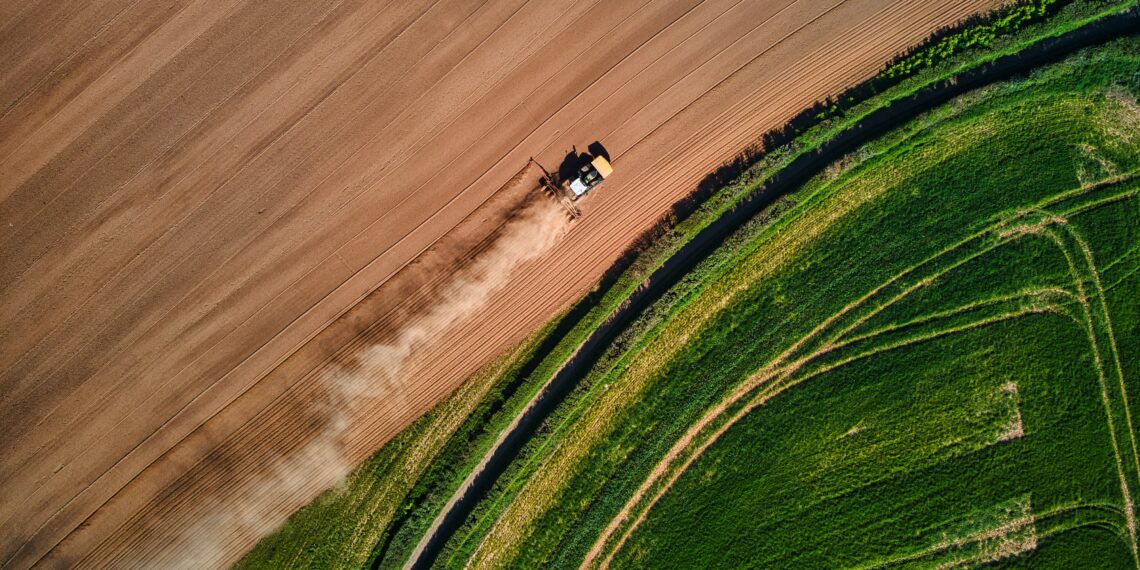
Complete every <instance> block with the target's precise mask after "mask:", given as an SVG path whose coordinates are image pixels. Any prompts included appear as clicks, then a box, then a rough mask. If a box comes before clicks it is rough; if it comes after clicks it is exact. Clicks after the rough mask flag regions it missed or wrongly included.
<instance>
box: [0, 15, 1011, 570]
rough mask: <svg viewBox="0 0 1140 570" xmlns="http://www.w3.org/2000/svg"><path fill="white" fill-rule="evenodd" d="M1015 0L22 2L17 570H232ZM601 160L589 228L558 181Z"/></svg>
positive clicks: (15, 291) (17, 51) (3, 428)
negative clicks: (547, 330) (697, 205)
mask: <svg viewBox="0 0 1140 570" xmlns="http://www.w3.org/2000/svg"><path fill="white" fill-rule="evenodd" d="M997 3H998V0H750V1H742V0H705V1H700V0H670V1H667V2H664V1H651V0H613V1H608V0H607V1H601V0H585V1H578V2H570V1H564V0H549V1H541V2H539V1H530V0H404V1H399V2H381V1H378V0H271V1H258V0H145V1H144V0H89V1H86V2H68V1H63V0H28V1H24V2H17V1H10V2H3V3H0V450H2V453H0V565H2V566H3V567H4V568H27V567H32V566H43V567H75V566H83V567H135V566H141V567H163V568H168V567H175V566H186V567H195V568H200V567H219V566H225V565H228V564H231V563H232V562H234V561H235V560H236V559H237V558H238V557H240V556H241V554H242V553H243V552H245V551H246V550H248V549H249V548H250V547H251V546H252V545H253V544H254V543H255V542H256V541H257V539H258V538H259V537H261V536H262V535H264V534H265V533H267V532H269V531H271V530H272V529H273V528H274V527H275V526H276V525H278V524H280V523H281V522H283V521H284V519H285V517H287V516H288V515H289V514H290V513H291V512H293V511H294V510H296V509H297V508H299V507H300V506H301V505H303V504H304V503H306V502H307V501H308V500H310V499H312V498H313V497H314V496H315V495H316V494H317V493H319V492H320V491H321V490H322V489H324V488H327V487H329V486H330V485H333V484H335V483H336V481H337V480H338V479H339V478H340V477H342V476H343V475H344V474H345V473H346V472H347V471H348V470H349V469H351V468H352V466H353V465H355V464H357V463H359V462H360V461H362V460H363V459H364V458H366V457H367V456H368V455H369V454H371V453H372V452H374V451H375V450H376V449H378V448H379V447H380V446H381V445H382V444H383V443H384V442H385V441H387V440H388V439H390V438H391V437H392V436H393V435H394V434H396V433H398V432H399V431H400V430H401V429H402V428H403V427H405V426H407V425H408V424H409V423H410V422H411V421H412V420H414V419H415V418H417V417H419V416H420V415H422V414H423V413H424V412H425V411H426V410H428V409H430V408H431V407H432V405H433V404H434V403H436V402H438V401H439V400H440V398H442V397H443V396H445V395H446V394H448V393H449V392H450V391H452V390H453V389H455V387H456V386H457V385H458V384H459V383H460V382H462V380H463V379H464V378H466V377H467V376H468V375H469V374H470V373H472V372H473V371H474V370H476V369H477V368H479V367H480V366H481V365H483V364H485V363H486V362H488V361H489V360H490V359H491V358H492V357H494V356H495V355H496V354H498V353H500V352H502V351H503V350H504V349H506V348H507V347H509V346H511V345H512V344H514V343H516V342H518V341H519V340H520V339H522V338H523V337H524V336H526V335H527V334H528V333H530V332H532V331H533V330H535V329H536V328H537V327H538V326H540V325H541V324H542V323H543V322H545V321H546V320H548V319H550V318H551V317H552V316H554V315H555V314H556V313H558V312H559V311H561V310H563V309H564V308H566V307H567V306H568V305H569V304H570V303H571V302H572V301H573V300H575V299H576V298H578V297H579V296H581V295H582V294H583V293H585V292H586V291H587V290H588V289H589V288H590V287H591V286H592V285H593V284H594V283H595V282H596V280H597V279H598V278H599V276H600V275H601V274H602V272H603V271H604V270H605V269H606V268H607V266H609V265H610V264H611V263H612V262H613V261H614V260H615V259H616V258H617V257H618V256H619V255H620V254H621V252H622V251H623V249H624V248H625V247H626V246H627V245H628V244H629V243H630V242H631V241H632V240H634V239H635V238H636V237H637V236H638V235H639V234H640V233H641V232H642V231H644V230H645V229H646V228H648V227H649V226H651V225H652V224H653V223H654V221H655V220H657V219H658V218H659V217H660V216H661V215H662V214H663V213H665V212H666V211H667V210H668V208H669V206H670V205H671V204H673V203H674V202H676V201H677V200H679V199H681V198H683V197H684V196H685V195H687V194H688V193H689V192H691V191H692V190H693V189H694V188H695V186H696V184H697V182H698V181H700V180H701V178H703V177H704V175H705V174H707V173H708V172H709V171H711V170H712V169H713V168H715V167H716V166H718V165H719V164H721V163H722V162H724V161H726V160H728V159H730V158H731V157H733V156H734V155H735V154H736V153H737V152H738V151H740V150H741V149H742V148H744V147H745V146H747V145H748V144H749V143H751V142H752V141H754V140H755V139H756V138H757V136H758V135H759V134H761V133H763V132H764V131H767V130H769V129H772V128H775V127H778V126H780V125H781V124H783V123H784V122H785V121H787V120H788V119H789V118H791V117H792V116H794V115H795V114H796V113H797V112H798V111H800V110H801V109H802V108H804V107H807V106H809V105H811V104H812V103H814V102H815V101H817V100H820V99H823V98H824V97H826V96H829V95H834V94H836V93H838V92H840V91H842V90H843V89H844V88H845V87H848V86H851V85H853V84H855V83H857V82H859V81H861V80H863V79H865V78H867V77H869V76H871V75H873V74H874V73H875V72H876V71H877V70H879V69H880V68H881V67H882V66H883V64H884V63H885V62H886V61H888V60H889V59H890V58H891V57H892V56H893V55H895V54H896V53H898V52H900V51H902V50H904V49H906V48H907V47H909V46H912V45H914V44H916V43H918V42H919V41H921V40H922V39H923V38H924V37H926V36H927V35H928V34H930V33H931V32H933V31H934V30H936V29H938V28H940V27H942V26H946V25H949V24H953V23H955V22H957V21H959V20H961V19H962V18H965V17H967V16H969V15H972V14H974V13H977V12H979V11H984V10H987V9H989V8H992V7H994V6H995V5H996V4H997ZM594 141H601V143H602V144H603V145H604V146H605V148H606V150H607V151H608V153H609V155H610V156H611V158H612V161H613V163H614V166H615V172H614V174H613V176H612V177H611V178H610V179H608V180H607V182H606V184H604V185H603V186H601V187H600V188H599V189H598V190H597V191H595V192H593V193H591V195H589V196H587V197H586V198H585V199H584V200H582V201H580V202H579V204H580V206H581V209H582V211H583V216H582V217H581V218H579V219H577V220H573V221H571V220H570V219H569V218H568V217H567V216H566V215H565V213H564V212H563V210H561V209H560V207H559V206H557V204H555V203H554V202H553V201H552V200H549V199H547V198H545V197H544V196H542V194H541V193H540V192H538V191H537V190H536V180H537V175H538V173H537V169H536V168H534V167H528V166H527V164H528V162H527V161H528V158H530V157H532V156H533V157H534V158H536V159H537V160H538V161H539V162H540V163H542V164H543V165H545V166H547V167H548V168H554V167H557V166H558V165H559V163H560V162H561V161H562V158H563V156H564V155H565V154H566V153H567V152H568V151H570V150H571V149H572V148H573V147H574V146H575V145H576V146H577V148H578V150H585V148H586V145H587V144H589V143H592V142H594Z"/></svg>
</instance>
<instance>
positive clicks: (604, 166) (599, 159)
mask: <svg viewBox="0 0 1140 570" xmlns="http://www.w3.org/2000/svg"><path fill="white" fill-rule="evenodd" d="M613 171H614V169H613V167H612V166H610V162H609V161H608V160H606V158H605V157H604V156H595V157H594V158H593V159H592V160H590V162H588V163H586V164H584V165H582V167H581V168H580V169H578V177H577V178H575V179H573V180H571V181H570V191H571V192H573V193H574V197H573V199H574V200H577V199H578V198H581V197H582V195H583V194H585V193H586V192H589V191H590V189H591V188H593V187H595V186H597V185H598V184H601V183H602V182H603V181H605V179H606V178H607V177H608V176H609V175H610V174H612V173H613Z"/></svg>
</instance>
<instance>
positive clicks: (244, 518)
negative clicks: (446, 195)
mask: <svg viewBox="0 0 1140 570" xmlns="http://www.w3.org/2000/svg"><path fill="white" fill-rule="evenodd" d="M569 224H570V222H569V219H568V217H567V215H566V212H565V211H564V210H563V209H562V207H561V206H560V205H558V204H555V203H553V202H552V201H551V200H547V199H541V198H540V199H537V200H530V201H528V202H526V203H524V204H523V205H522V206H520V207H519V209H518V210H517V211H516V212H514V213H513V214H512V215H511V216H510V217H509V218H508V220H507V221H506V222H505V223H504V224H503V225H502V226H501V227H500V229H499V231H498V233H497V237H495V238H494V239H493V241H491V242H490V243H489V244H488V245H487V246H486V247H485V248H483V249H482V250H481V251H480V252H479V253H477V254H475V255H474V256H473V257H469V258H468V259H467V261H466V262H465V263H462V264H461V265H460V266H459V267H458V269H455V268H454V267H453V268H450V269H451V270H453V271H454V275H452V276H451V277H450V278H448V279H446V281H445V282H444V284H443V285H442V286H441V287H440V288H439V289H438V290H437V292H436V294H435V295H433V301H432V303H431V304H430V305H428V306H427V307H426V308H424V310H422V311H420V312H419V313H418V314H416V315H414V316H413V317H412V318H410V319H409V320H408V322H407V324H406V325H404V326H403V327H401V328H399V329H398V330H396V331H395V333H394V334H393V335H389V338H390V340H389V341H387V342H385V343H383V344H373V345H370V346H367V347H366V348H363V349H360V350H358V351H357V354H355V355H354V358H350V359H348V361H349V362H350V364H329V365H327V366H325V367H324V368H322V369H321V370H320V371H319V372H318V373H317V375H318V378H317V385H318V392H319V395H318V397H316V398H307V399H306V400H307V401H306V403H305V404H304V405H305V406H306V409H304V410H303V412H302V413H303V415H304V416H306V417H307V420H306V423H307V425H308V426H310V430H309V433H313V431H311V430H312V429H313V427H316V430H315V431H316V433H317V435H316V436H312V437H311V439H310V440H309V441H308V442H307V443H305V444H304V445H301V446H300V447H299V448H297V449H295V450H294V451H292V452H290V453H286V454H284V455H281V456H279V457H276V458H274V459H272V460H270V461H268V462H266V463H265V464H264V465H263V466H262V467H258V468H257V469H256V470H254V469H250V470H248V474H246V475H242V476H238V477H236V480H235V481H234V482H233V485H235V486H237V487H238V488H240V492H239V493H232V492H231V493H224V495H225V496H226V497H227V498H226V500H225V501H224V502H223V501H220V500H208V501H205V502H203V504H201V505H200V506H198V507H197V508H196V509H195V511H196V512H195V514H193V515H191V518H192V519H193V520H195V521H196V522H195V523H194V524H193V525H191V526H190V527H188V528H187V529H186V530H185V531H182V532H179V531H171V532H176V533H177V536H176V537H171V539H170V540H167V541H163V542H165V544H166V547H164V548H162V552H157V553H153V554H154V557H146V558H149V559H148V560H145V561H142V560H137V561H136V562H137V563H138V565H139V566H144V567H155V566H156V565H157V566H161V567H165V568H210V567H218V566H221V565H226V564H230V563H232V562H234V560H231V559H230V558H231V557H232V556H234V552H233V551H234V548H233V547H232V546H231V545H232V544H233V543H237V544H248V543H250V542H252V541H253V540H256V539H258V538H260V537H263V536H265V535H267V534H269V533H271V532H272V531H273V530H275V529H276V528H277V527H278V526H280V525H281V524H282V523H284V522H285V520H286V518H287V517H288V516H289V514H291V510H289V508H288V506H287V505H286V506H283V505H281V504H280V503H281V502H280V498H281V497H291V498H292V497H314V496H315V495H316V494H317V493H319V492H320V491H321V490H323V489H328V488H330V487H333V486H335V485H337V484H338V483H339V482H341V481H343V479H344V478H345V477H346V476H347V475H348V474H349V472H350V471H351V470H352V468H353V465H352V462H351V460H350V459H349V454H348V453H347V447H346V443H347V442H346V436H347V432H348V430H349V428H350V426H351V424H352V418H356V417H360V416H361V415H362V414H367V413H371V414H375V413H376V410H377V409H378V406H382V407H383V408H384V409H394V410H399V409H403V408H404V407H405V406H407V405H409V402H408V396H409V394H410V393H414V392H415V390H414V389H412V388H411V384H412V382H414V380H413V379H412V376H411V374H410V372H411V369H413V368H414V363H415V360H416V355H417V354H418V352H419V351H420V350H421V349H423V348H424V347H427V346H430V345H431V343H432V342H433V341H434V340H435V339H437V338H439V337H440V336H441V335H442V334H443V333H445V332H446V331H447V330H448V329H449V328H450V327H452V326H453V325H455V324H457V323H459V322H460V321H463V320H464V319H467V318H469V317H470V316H472V315H473V314H474V313H475V312H476V311H478V310H479V309H480V308H481V307H483V306H484V305H485V304H486V303H487V301H488V299H489V298H490V297H491V295H492V294H493V293H494V292H495V291H496V290H498V289H499V288H501V287H502V286H503V285H504V284H505V283H506V281H507V279H508V278H509V276H510V274H511V273H512V271H514V270H515V269H516V268H517V267H518V266H520V265H521V264H523V263H525V262H527V261H529V260H532V259H534V258H537V257H539V256H541V255H542V254H544V253H545V252H547V251H549V250H550V248H551V247H552V246H553V245H554V244H555V243H557V242H558V240H559V239H560V238H561V237H562V236H563V235H564V234H565V233H566V231H567V229H568V227H569ZM341 362H344V360H341ZM231 490H232V489H231ZM235 496H236V497H239V498H237V499H234V498H233V497H235ZM294 506H295V505H294ZM251 539H252V540H251Z"/></svg>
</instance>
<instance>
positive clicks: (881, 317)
mask: <svg viewBox="0 0 1140 570" xmlns="http://www.w3.org/2000/svg"><path fill="white" fill-rule="evenodd" d="M1137 54H1140V43H1138V42H1137V41H1136V40H1134V39H1133V40H1128V41H1123V42H1117V43H1115V44H1112V45H1111V46H1108V47H1104V48H1099V49H1096V50H1092V51H1087V52H1084V53H1082V54H1080V55H1078V56H1076V57H1073V58H1070V59H1069V60H1067V61H1066V62H1064V63H1061V64H1056V65H1053V66H1050V67H1048V68H1045V69H1042V70H1039V71H1038V72H1036V73H1034V74H1033V76H1032V77H1031V78H1029V79H1024V80H1019V81H1015V82H1010V83H1005V84H1000V85H995V86H991V87H989V88H986V89H983V90H981V91H980V92H975V93H972V94H970V95H967V96H965V97H963V98H961V99H959V100H956V101H954V102H952V103H951V104H949V105H947V106H945V107H943V108H941V109H938V110H936V111H934V112H932V113H929V114H928V115H926V116H924V117H923V118H921V119H919V120H917V121H915V122H913V123H912V124H909V125H906V126H905V127H903V128H900V129H899V130H898V131H896V132H894V133H891V134H890V135H887V136H886V137H884V138H883V139H881V140H879V141H877V142H875V143H874V144H871V145H868V146H867V147H865V148H863V149H861V150H860V151H859V152H857V153H855V154H854V155H853V156H852V157H851V158H850V159H848V160H846V161H844V162H843V163H842V164H841V165H837V166H836V167H835V168H833V169H830V170H829V172H827V173H826V174H824V175H821V176H820V177H818V178H817V179H816V180H814V181H812V182H811V183H810V184H808V185H807V186H806V187H805V188H803V189H802V190H801V191H799V192H798V193H797V194H796V195H795V196H793V197H792V198H793V201H794V202H796V203H797V204H798V206H797V207H796V208H795V209H793V210H792V211H791V212H789V213H788V214H787V215H785V216H783V217H782V218H780V219H779V220H778V221H777V222H776V223H775V224H771V225H768V226H764V225H762V224H756V225H754V226H753V227H751V228H750V229H749V231H750V232H751V234H750V235H747V236H746V237H739V236H738V238H737V239H736V240H734V242H733V247H734V248H735V250H734V251H733V252H732V254H731V255H728V254H722V255H721V256H720V257H719V258H718V260H717V262H716V263H708V264H706V265H705V266H703V267H702V268H700V269H699V270H698V274H700V276H701V279H700V280H698V283H697V284H696V285H694V286H692V287H691V291H690V292H689V293H688V294H687V295H686V296H684V297H683V298H682V299H680V300H679V301H674V304H673V309H671V311H670V312H669V314H668V318H666V319H659V322H658V324H657V325H655V326H653V327H650V328H649V329H648V330H647V332H646V333H645V334H644V335H643V336H642V337H641V338H639V339H637V340H636V341H635V342H631V343H630V347H629V349H628V350H627V351H625V353H624V354H622V355H621V356H620V357H619V358H616V359H614V362H613V364H612V366H610V367H608V368H605V369H600V370H597V371H595V375H594V377H593V378H591V379H590V380H589V384H590V385H591V386H595V387H598V389H594V390H588V391H586V392H585V393H583V394H582V395H581V396H580V397H579V398H577V400H576V401H574V402H573V403H568V404H567V406H566V407H565V408H564V409H563V410H560V411H559V413H557V414H556V417H555V418H553V419H552V420H551V421H550V422H549V425H548V429H546V430H545V431H544V433H543V434H542V435H540V436H539V437H538V438H536V439H535V441H533V442H532V443H531V445H530V447H529V448H528V449H527V451H526V453H525V454H524V457H523V458H521V459H520V460H519V461H518V464H517V465H516V466H515V467H514V468H513V469H512V471H511V472H510V473H509V474H508V476H507V477H505V478H504V480H503V481H501V482H500V486H499V488H498V489H497V490H496V492H495V493H494V494H493V495H492V497H490V498H489V499H488V500H487V501H486V502H485V504H484V505H482V507H481V509H480V511H479V512H478V513H477V515H476V516H475V517H474V519H473V520H472V521H471V522H470V524H469V525H468V527H467V528H466V529H464V531H463V532H461V533H460V534H459V535H457V536H456V538H455V539H454V540H453V541H452V543H451V544H450V545H449V548H448V551H447V552H446V553H445V556H444V557H441V559H440V562H441V563H443V564H445V565H448V566H465V565H468V564H471V565H474V566H476V567H483V566H486V567H496V566H501V565H513V566H536V565H540V564H541V565H548V564H553V565H556V566H576V565H577V564H578V563H579V562H581V561H582V560H583V559H584V558H586V559H587V560H589V561H591V562H592V563H594V564H613V565H615V566H631V567H642V566H647V565H648V566H654V567H709V566H720V567H740V566H758V567H773V566H787V567H821V566H822V567H835V566H854V567H878V566H894V565H903V564H916V565H924V566H927V565H928V566H943V565H958V564H965V563H970V564H974V563H983V562H993V563H995V564H996V563H1003V564H1005V563H1011V564H1020V563H1027V564H1030V563H1031V564H1032V565H1034V566H1041V565H1053V566H1062V567H1065V566H1068V565H1069V564H1070V563H1071V562H1072V561H1074V560H1084V561H1086V562H1087V561H1097V562H1098V563H1101V564H1103V565H1107V566H1118V565H1123V566H1135V565H1136V560H1135V546H1134V545H1135V540H1136V537H1135V535H1136V531H1135V522H1134V520H1133V514H1132V512H1133V509H1132V507H1131V501H1132V497H1133V496H1134V494H1135V493H1136V490H1137V489H1140V477H1138V473H1140V458H1138V455H1137V447H1136V441H1135V439H1136V437H1135V430H1134V426H1133V423H1132V417H1131V416H1132V411H1133V408H1134V403H1133V402H1132V401H1131V400H1129V397H1128V396H1129V394H1130V393H1135V392H1136V390H1137V387H1136V386H1135V383H1136V382H1137V380H1138V379H1137V377H1136V374H1137V373H1136V370H1135V365H1134V364H1132V365H1131V366H1130V364H1131V363H1135V362H1137V354H1136V352H1137V349H1136V344H1137V343H1136V339H1137V338H1138V337H1137V332H1138V329H1140V315H1138V314H1137V313H1138V312H1140V311H1138V308H1137V306H1138V304H1140V303H1138V302H1137V301H1136V299H1137V298H1140V276H1138V275H1137V273H1136V270H1137V267H1138V262H1140V256H1138V255H1137V253H1138V250H1140V224H1138V221H1140V210H1138V208H1140V205H1138V203H1137V199H1136V193H1137V191H1138V190H1140V180H1137V179H1136V178H1135V176H1136V172H1137V169H1138V168H1140V152H1138V150H1137V149H1138V147H1140V138H1138V137H1140V134H1138V133H1140V128H1137V126H1138V125H1140V106H1138V105H1137V103H1136V93H1137V90H1138V87H1140V86H1138V85H1137V84H1136V79H1135V74H1136V73H1137V72H1138V71H1140V56H1137ZM603 387H604V388H603ZM1136 398H1140V395H1136V396H1133V397H1132V400H1135V399H1136Z"/></svg>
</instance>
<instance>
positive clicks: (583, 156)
mask: <svg viewBox="0 0 1140 570" xmlns="http://www.w3.org/2000/svg"><path fill="white" fill-rule="evenodd" d="M595 156H603V157H605V159H606V160H607V161H609V160H610V153H609V151H607V150H606V147H605V146H602V143H601V141H594V142H592V143H590V145H589V146H588V147H586V152H583V153H579V152H578V147H577V146H574V147H571V148H570V152H568V153H566V156H564V157H562V163H561V164H559V165H558V179H559V180H573V179H574V178H575V177H577V176H578V169H579V168H582V166H584V165H586V164H588V163H589V162H590V161H591V160H593V158H594V157H595Z"/></svg>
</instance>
